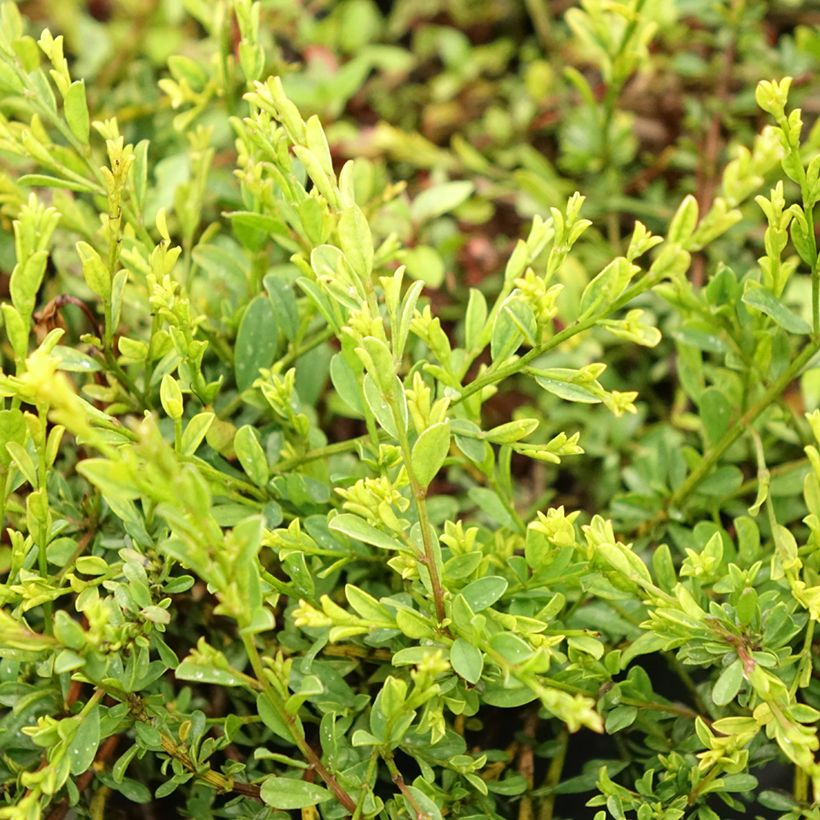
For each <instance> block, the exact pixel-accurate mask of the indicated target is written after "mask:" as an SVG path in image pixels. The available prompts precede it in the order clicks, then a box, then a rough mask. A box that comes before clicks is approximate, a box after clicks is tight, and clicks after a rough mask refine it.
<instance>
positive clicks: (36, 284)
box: [9, 251, 48, 320]
mask: <svg viewBox="0 0 820 820" xmlns="http://www.w3.org/2000/svg"><path fill="white" fill-rule="evenodd" d="M47 261H48V254H47V253H46V252H45V251H35V252H34V253H32V254H31V255H30V256H29V257H27V258H26V259H25V260H23V261H22V262H18V264H17V265H15V266H14V270H13V271H12V272H11V279H10V281H9V291H10V293H11V301H12V304H13V305H14V307H16V308H17V310H19V311H20V314H21V315H22V316H23V317H25V319H26V320H27V319H28V318H29V317H30V316H31V314H32V311H33V310H34V305H35V302H36V300H37V291H38V290H40V285H41V284H42V283H43V275H44V274H45V272H46V262H47Z"/></svg>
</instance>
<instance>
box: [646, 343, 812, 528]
mask: <svg viewBox="0 0 820 820" xmlns="http://www.w3.org/2000/svg"><path fill="white" fill-rule="evenodd" d="M818 350H820V341H817V340H815V341H813V342H811V343H810V344H808V345H807V346H806V347H805V348H804V349H803V351H802V352H801V353H800V355H799V356H798V357H797V358H796V359H795V360H794V361H793V362H792V363H791V364H790V365H789V367H788V368H786V370H785V371H784V372H783V373H782V375H781V376H780V378H778V379H776V380H775V381H774V382H773V383H772V385H771V386H770V387H769V389H768V390H766V392H765V393H764V394H763V395H762V396H761V397H760V398H759V399H758V400H757V401H756V402H755V403H754V404H753V405H752V406H751V407H749V409H748V410H747V411H746V412H745V413H744V414H743V415H742V416H741V417H740V418H739V419H738V421H737V422H736V423H735V424H734V425H732V426H731V427H730V428H729V429H728V430H727V431H726V432H725V433H724V434H723V436H722V437H721V438H720V440H719V441H717V442H716V443H715V444H714V445H713V446H712V447H710V448H709V450H708V451H707V452H706V453H705V454H704V456H703V458H702V459H701V462H700V464H698V466H697V467H696V468H695V469H694V470H692V472H691V473H689V475H688V476H687V478H686V480H685V481H684V482H683V484H681V485H680V487H678V489H677V490H676V491H675V492H674V493H672V495H671V496H670V498H669V500H668V502H667V504H666V506H665V508H664V509H663V510H661V511H660V512H659V513H658V514H657V515H656V516H655V517H654V518H653V519H651V520H650V521H649V522H648V523H647V528H649V527H652V526H654V525H655V524H658V523H661V522H662V521H664V520H665V519H666V518H667V517H668V514H669V513H668V510H669V509H670V508H675V507H679V506H680V505H681V504H683V502H684V501H686V499H687V498H688V497H689V494H690V493H692V492H693V491H694V490H695V488H696V487H697V486H698V484H700V482H701V481H703V479H704V478H706V476H707V475H708V474H709V472H710V471H711V469H712V468H713V467H714V466H715V464H717V462H718V461H719V460H720V458H721V456H722V455H723V454H724V453H725V452H726V451H727V450H728V449H729V448H730V447H731V446H732V445H733V444H734V443H735V442H736V441H737V440H738V438H740V436H741V434H742V433H743V432H744V430H746V428H747V427H749V425H751V424H753V423H754V422H755V420H756V419H757V417H758V416H759V415H760V414H761V413H763V412H764V411H765V410H766V409H767V408H768V407H769V406H770V405H772V404H773V403H774V402H775V401H776V400H777V399H778V398H779V397H780V395H781V394H782V393H783V391H784V390H785V389H786V387H788V386H789V384H790V383H791V382H792V381H793V380H794V379H795V378H796V377H797V376H798V375H799V374H800V372H801V371H802V370H803V367H804V366H805V365H806V364H808V362H809V361H810V360H811V358H812V356H814V355H815V353H817V351H818Z"/></svg>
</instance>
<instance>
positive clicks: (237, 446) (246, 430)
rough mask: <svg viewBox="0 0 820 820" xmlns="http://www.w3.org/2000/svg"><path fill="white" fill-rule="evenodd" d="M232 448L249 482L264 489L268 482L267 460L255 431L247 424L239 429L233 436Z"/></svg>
mask: <svg viewBox="0 0 820 820" xmlns="http://www.w3.org/2000/svg"><path fill="white" fill-rule="evenodd" d="M233 447H234V451H235V452H236V457H237V458H238V459H239V463H240V464H241V465H242V469H243V470H244V471H245V472H246V473H247V474H248V477H249V478H250V479H251V481H253V483H254V484H256V485H257V486H258V487H264V486H265V484H267V482H268V460H267V458H266V456H265V451H264V450H263V449H262V445H261V444H260V443H259V436H258V434H257V432H256V430H255V429H254V428H253V427H251V426H250V425H249V424H245V425H244V426H242V427H240V428H239V429H238V430H237V431H236V435H235V436H234V440H233Z"/></svg>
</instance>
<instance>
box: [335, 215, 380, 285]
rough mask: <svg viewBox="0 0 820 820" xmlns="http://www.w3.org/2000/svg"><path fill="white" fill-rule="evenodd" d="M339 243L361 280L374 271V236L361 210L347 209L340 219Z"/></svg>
mask: <svg viewBox="0 0 820 820" xmlns="http://www.w3.org/2000/svg"><path fill="white" fill-rule="evenodd" d="M339 243H340V246H341V248H342V252H343V253H344V255H345V259H347V261H348V264H349V265H350V267H351V268H353V271H354V272H355V273H356V274H357V275H358V276H359V278H360V279H361V280H365V279H367V278H368V277H369V276H370V274H371V273H372V271H373V235H372V234H371V233H370V225H369V223H368V221H367V217H366V216H365V215H364V214H363V213H362V210H361V208H359V207H357V206H356V205H354V206H352V207H351V208H346V209H345V210H344V211H342V215H341V216H340V217H339Z"/></svg>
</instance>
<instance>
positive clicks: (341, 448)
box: [273, 434, 370, 473]
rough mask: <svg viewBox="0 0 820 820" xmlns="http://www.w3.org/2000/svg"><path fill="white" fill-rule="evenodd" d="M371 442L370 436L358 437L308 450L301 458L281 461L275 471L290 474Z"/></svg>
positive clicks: (296, 457)
mask: <svg viewBox="0 0 820 820" xmlns="http://www.w3.org/2000/svg"><path fill="white" fill-rule="evenodd" d="M369 441H370V435H369V434H368V435H365V436H357V437H356V438H349V439H345V441H337V442H336V443H335V444H327V445H325V446H324V447H316V448H315V449H313V450H308V452H307V453H303V454H302V455H301V456H294V457H293V458H289V459H287V460H286V461H280V462H279V463H278V464H277V465H276V466H275V467H274V469H273V472H275V473H288V472H290V471H292V470H294V469H296V468H297V467H301V466H302V465H303V464H309V463H310V462H311V461H318V460H320V459H322V460H324V459H327V458H330V457H331V456H337V455H340V454H341V453H350V452H352V451H353V450H356V449H357V448H358V447H359V445H360V444H367V443H368V442H369Z"/></svg>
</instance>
